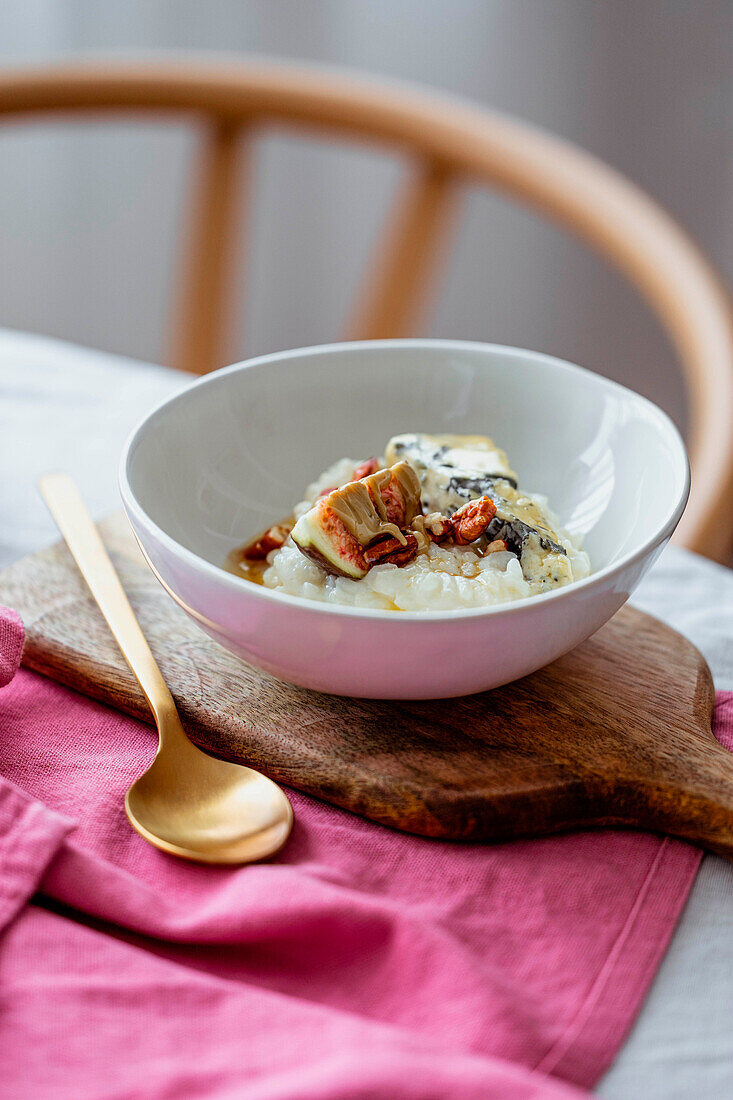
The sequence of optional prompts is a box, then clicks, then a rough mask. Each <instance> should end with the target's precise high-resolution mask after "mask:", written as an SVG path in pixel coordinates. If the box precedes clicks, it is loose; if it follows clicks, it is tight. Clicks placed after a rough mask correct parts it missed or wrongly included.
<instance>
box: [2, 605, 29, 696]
mask: <svg viewBox="0 0 733 1100" xmlns="http://www.w3.org/2000/svg"><path fill="white" fill-rule="evenodd" d="M24 640H25V631H24V629H23V623H22V621H21V618H20V615H18V614H17V612H15V611H11V609H10V608H9V607H0V687H5V685H6V684H9V683H10V681H11V680H12V679H13V677H14V676H15V674H16V672H17V671H18V668H19V666H20V658H21V657H22V655H23V642H24Z"/></svg>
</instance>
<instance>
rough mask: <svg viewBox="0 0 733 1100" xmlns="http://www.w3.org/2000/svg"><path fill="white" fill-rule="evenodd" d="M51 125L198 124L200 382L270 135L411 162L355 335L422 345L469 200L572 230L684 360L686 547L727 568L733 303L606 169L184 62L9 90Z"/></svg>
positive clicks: (671, 230)
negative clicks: (247, 168) (478, 186)
mask: <svg viewBox="0 0 733 1100" xmlns="http://www.w3.org/2000/svg"><path fill="white" fill-rule="evenodd" d="M49 112H54V113H56V114H58V115H64V114H77V113H79V112H84V113H87V114H97V113H99V112H110V113H112V112H114V113H118V114H119V113H121V112H123V113H134V112H155V113H157V114H165V113H168V114H170V115H172V116H177V117H180V116H187V117H189V118H191V120H192V121H195V122H197V123H198V124H199V125H201V124H203V127H204V133H203V140H202V146H201V150H200V155H199V157H198V162H197V170H196V179H195V180H194V183H193V189H192V194H191V201H190V211H189V219H188V223H187V226H186V229H187V233H188V250H187V256H186V258H185V260H184V262H183V264H182V268H181V273H180V277H179V278H180V282H179V289H178V301H177V306H176V310H175V320H174V324H173V327H172V333H173V345H172V353H171V357H170V361H171V363H172V364H173V365H174V366H177V367H179V368H182V369H184V370H189V371H193V372H196V373H203V372H206V371H209V370H212V369H213V368H215V367H217V366H220V365H222V363H223V354H224V352H223V349H224V339H225V335H226V330H227V322H228V316H227V307H228V298H229V292H230V290H231V283H232V275H233V272H234V263H235V257H234V255H233V252H232V241H233V240H234V239H235V236H236V235H235V233H234V232H233V228H234V220H235V217H236V211H237V208H238V205H239V203H238V197H239V194H240V188H241V179H240V173H241V170H242V153H243V152H248V151H249V150H248V149H247V147H248V146H250V145H251V138H252V136H253V134H254V132H255V131H256V130H259V129H261V128H262V127H263V126H269V127H288V128H291V129H292V128H299V129H303V130H311V131H313V132H316V133H323V132H324V131H325V132H330V133H333V134H336V135H338V136H339V137H341V138H346V139H358V140H363V141H368V142H372V143H378V144H380V145H384V146H386V147H389V148H392V149H393V150H395V151H397V152H399V153H402V154H405V155H407V157H408V158H409V161H410V163H411V170H410V172H409V175H408V179H407V181H406V184H405V186H404V188H403V190H402V193H401V194H400V195H399V196H398V199H397V202H396V205H395V208H394V210H393V211H392V213H391V214H390V217H389V220H388V226H387V229H386V231H385V234H384V236H383V239H382V243H381V245H380V247H379V248H378V249H377V251H376V252H375V255H374V258H373V261H372V263H371V269H370V271H369V272H368V275H367V280H366V286H365V287H364V289H363V291H362V293H361V295H360V297H359V299H358V301H357V303H356V304H355V306H354V308H353V310H352V313H351V317H350V320H349V322H348V325H347V328H346V332H345V334H346V335H347V336H348V337H353V338H362V339H375V338H379V337H389V336H392V337H394V336H400V335H405V334H408V333H409V331H410V329H411V326H412V325H413V324H414V321H415V318H416V317H417V315H418V312H419V310H420V308H421V307H423V306H424V303H425V300H426V295H427V291H428V289H429V285H430V282H431V275H433V274H434V272H435V268H436V261H437V260H438V258H439V254H440V245H441V243H442V241H443V239H444V235H445V231H446V228H447V226H448V221H449V217H450V212H451V209H452V206H453V202H454V199H455V196H456V190H457V184H459V183H461V182H463V181H466V180H469V181H472V182H474V183H475V182H480V183H484V184H489V185H491V186H492V187H495V188H497V189H499V190H501V191H504V192H506V193H508V194H511V195H512V196H514V197H516V198H519V199H520V200H522V201H523V202H525V203H527V204H529V205H531V206H532V207H534V208H535V209H537V210H539V211H541V212H542V213H544V214H546V215H547V216H548V217H550V218H552V219H554V220H555V221H557V222H560V223H561V224H563V225H565V226H566V227H567V228H568V229H570V230H571V231H573V232H574V233H576V234H577V235H578V236H579V237H581V238H582V239H583V240H585V241H586V242H587V244H588V245H590V246H591V247H592V248H594V249H595V250H596V251H597V252H599V253H601V254H602V255H603V256H605V257H606V258H607V259H608V260H609V261H610V262H611V264H613V265H614V266H615V267H616V268H617V269H618V270H619V271H621V272H622V273H623V274H624V275H625V276H626V277H627V278H628V280H629V281H630V282H631V283H632V284H633V285H634V286H635V287H636V288H637V290H638V291H639V292H640V294H641V295H642V297H643V298H644V299H646V301H647V303H648V304H649V305H650V306H651V308H652V310H653V311H654V312H655V313H656V315H657V317H658V319H659V320H660V322H661V324H662V326H663V327H664V329H665V330H666V332H667V333H668V335H669V337H670V338H671V340H672V343H673V345H674V347H675V348H676V350H677V353H678V355H679V358H680V361H681V365H682V367H683V370H684V372H685V376H686V380H687V386H688V394H689V401H690V410H691V438H690V453H691V465H692V478H693V480H692V493H691V498H690V503H689V505H688V508H687V511H686V513H685V515H684V517H683V519H682V522H681V524H680V527H679V530H678V535H677V540H678V541H679V542H681V543H682V544H684V545H686V546H688V547H690V548H691V549H693V550H696V551H698V552H699V553H701V554H704V555H706V556H708V557H712V558H715V559H717V560H724V559H725V556H726V555H727V553H728V550H729V549H730V542H731V537H732V536H733V331H732V328H731V313H730V308H729V303H728V299H727V296H726V294H725V292H724V290H723V288H722V287H721V285H720V283H719V281H718V279H717V278H716V276H715V274H714V273H713V271H712V270H711V268H710V266H709V265H708V264H707V262H706V261H705V259H704V258H703V256H702V255H701V254H700V253H699V251H698V250H697V248H696V247H695V245H694V244H693V243H692V242H691V241H690V240H689V238H688V237H687V236H686V235H685V233H684V232H683V231H682V230H681V229H680V228H679V226H677V225H676V223H675V222H674V221H673V220H672V219H671V218H670V217H669V216H668V215H667V214H666V213H665V212H664V211H663V210H661V209H660V208H659V207H658V206H657V205H656V204H655V203H654V202H653V201H652V200H651V199H650V198H649V197H648V196H647V195H645V194H644V193H643V192H642V191H640V190H639V189H638V188H636V187H635V186H634V185H633V184H631V183H630V182H628V181H627V180H625V179H624V178H623V177H621V176H620V175H618V174H617V173H616V172H615V171H613V170H612V169H611V168H609V167H607V166H606V165H604V164H603V163H602V162H600V161H598V160H596V159H595V158H594V157H592V156H590V155H589V154H587V153H584V152H583V151H581V150H580V149H578V148H576V147H574V146H572V145H570V144H568V143H566V142H563V141H561V140H559V139H556V138H553V137H551V136H549V135H548V134H545V133H543V132H541V131H539V130H536V129H534V128H532V127H530V126H527V125H525V124H522V123H519V122H516V121H513V120H511V119H509V118H506V117H504V116H502V115H499V114H496V113H493V112H491V111H487V110H485V109H478V108H474V107H472V106H470V105H468V104H464V103H461V102H459V101H457V100H454V99H449V98H448V97H439V96H434V95H432V94H429V93H427V92H417V91H413V90H409V89H405V88H402V87H399V86H395V85H392V84H390V85H387V84H379V83H376V82H374V81H371V80H367V79H365V78H359V77H356V76H350V75H345V74H343V73H340V72H337V71H332V70H328V69H313V68H300V67H295V66H292V67H291V66H289V65H272V64H268V65H261V64H255V63H251V62H249V61H247V62H242V63H238V64H232V63H230V62H227V63H217V62H212V61H211V60H209V61H201V60H197V59H196V58H195V57H194V58H192V57H190V56H185V57H182V58H180V59H178V60H176V61H169V60H166V61H159V60H156V61H154V62H139V63H131V62H121V61H104V62H101V61H100V62H97V63H90V62H85V63H77V64H72V65H64V66H54V67H50V68H44V69H33V70H31V69H24V70H15V71H12V70H11V71H6V72H5V73H3V74H2V75H0V115H2V116H4V118H5V119H10V118H13V117H14V118H17V117H18V116H23V117H30V116H33V115H36V114H44V115H46V114H48V113H49ZM243 146H244V147H245V148H244V149H243ZM235 200H237V201H235Z"/></svg>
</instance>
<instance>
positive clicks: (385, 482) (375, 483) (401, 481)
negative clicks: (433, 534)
mask: <svg viewBox="0 0 733 1100" xmlns="http://www.w3.org/2000/svg"><path fill="white" fill-rule="evenodd" d="M364 483H365V484H366V486H367V488H368V489H369V492H370V494H371V497H372V499H373V500H374V502H375V505H376V507H377V510H378V511H379V512H380V514H382V512H383V513H384V516H385V518H386V520H387V522H388V523H393V524H394V525H395V526H396V527H399V528H400V529H402V528H404V527H409V525H410V524H411V523H412V521H413V519H414V518H415V516H416V515H418V514H419V513H420V511H421V508H420V479H419V478H418V476H417V474H416V473H415V470H414V469H413V467H412V466H411V465H410V464H409V462H396V463H395V465H394V466H388V467H386V469H384V470H377V471H376V472H375V473H373V474H370V475H369V477H366V478H364ZM380 502H381V505H380Z"/></svg>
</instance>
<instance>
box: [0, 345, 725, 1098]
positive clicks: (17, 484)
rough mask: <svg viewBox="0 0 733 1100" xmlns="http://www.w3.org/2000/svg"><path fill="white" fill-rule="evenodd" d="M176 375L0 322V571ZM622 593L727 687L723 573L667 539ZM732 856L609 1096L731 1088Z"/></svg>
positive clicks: (709, 862)
mask: <svg viewBox="0 0 733 1100" xmlns="http://www.w3.org/2000/svg"><path fill="white" fill-rule="evenodd" d="M187 380H188V379H187V378H185V377H183V376H181V375H177V374H174V373H173V372H172V371H168V370H165V369H164V368H161V367H151V366H147V365H145V364H141V363H136V362H132V361H130V360H126V359H122V358H119V357H116V356H110V355H106V354H103V353H101V352H95V351H89V350H86V349H82V348H78V347H75V346H73V345H70V344H63V343H60V342H58V341H54V340H47V339H44V338H40V337H34V336H27V335H23V334H18V333H11V332H2V331H0V471H2V480H1V481H0V486H1V487H0V568H2V567H3V566H4V565H7V564H10V563H11V562H12V561H14V560H15V559H17V558H19V557H21V556H22V555H23V554H27V553H29V552H30V551H32V550H37V549H40V548H41V547H43V546H46V545H48V544H49V543H50V542H52V541H53V540H54V539H55V538H56V537H57V533H56V529H55V527H54V525H53V523H52V521H51V519H50V517H49V516H48V513H47V512H46V509H45V507H44V505H43V503H42V501H41V499H40V497H39V496H38V493H37V491H36V489H35V480H36V478H37V477H38V476H39V475H40V474H42V473H46V472H48V471H50V470H54V469H63V470H66V471H68V472H69V473H71V474H72V475H73V476H74V477H75V478H76V479H77V481H78V483H79V485H80V486H81V489H82V491H83V493H84V496H85V497H86V499H87V502H88V503H89V506H90V509H91V511H92V512H93V514H94V515H95V516H97V517H101V516H102V515H104V514H105V513H107V512H109V511H111V510H112V509H115V508H117V507H118V506H119V501H118V495H117V485H116V467H117V459H118V456H119V453H120V450H121V447H122V443H123V440H124V438H125V436H126V435H127V433H128V432H129V430H130V429H131V428H132V427H133V426H134V424H135V423H136V421H137V420H138V419H139V418H140V417H141V416H142V415H143V414H144V413H146V412H147V411H148V410H149V409H150V408H151V407H152V406H153V405H154V404H156V403H157V402H158V401H161V400H163V398H165V397H166V396H168V395H169V394H170V393H172V392H173V391H175V390H176V389H178V388H180V387H181V386H182V385H185V384H186V381H187ZM634 603H635V604H636V605H637V606H638V607H641V608H642V609H643V610H645V611H649V612H650V613H651V614H653V615H656V616H658V617H659V618H660V619H664V620H665V621H666V622H668V623H670V624H671V625H672V626H674V627H676V628H677V629H678V630H680V631H682V632H683V633H684V634H686V635H687V636H688V637H689V638H691V639H692V640H693V641H694V642H695V644H696V645H697V646H698V647H699V648H700V649H701V650H702V652H703V653H704V654H705V656H706V658H707V660H708V662H709V663H710V666H711V668H712V670H713V675H714V677H715V682H716V685H717V686H718V687H719V688H728V689H733V572H731V571H729V570H726V569H723V568H721V567H720V566H717V565H713V564H711V563H710V562H707V561H705V560H704V559H702V558H698V557H695V556H694V555H692V554H689V553H687V552H685V551H682V550H679V549H676V548H674V547H670V548H668V549H667V550H666V551H665V553H664V554H663V555H662V558H661V559H660V561H659V562H658V564H657V565H656V566H655V568H654V569H653V571H652V573H651V575H650V576H649V577H648V579H647V580H646V581H645V582H644V583H643V585H642V586H641V587H640V589H639V590H638V592H637V594H636V596H635V599H634ZM731 1008H733V866H732V865H730V864H728V863H725V862H724V861H723V860H721V859H718V858H717V857H715V856H706V857H705V859H704V861H703V864H702V869H701V871H700V874H699V876H698V878H697V881H696V883H695V886H694V889H693V891H692V895H691V897H690V900H689V902H688V904H687V907H686V908H685V911H684V913H683V916H682V919H681V921H680V924H679V927H678V929H677V931H676V933H675V936H674V939H673V942H672V945H671V947H670V949H669V951H668V953H667V955H666V958H665V959H664V962H663V963H662V966H661V969H660V971H659V974H658V975H657V978H656V981H655V982H654V985H653V987H652V990H651V993H650V995H649V997H648V999H647V1002H646V1004H645V1005H644V1008H643V1009H642V1012H641V1014H640V1016H639V1018H638V1020H637V1022H636V1024H635V1026H634V1028H633V1029H632V1032H631V1034H630V1036H629V1038H628V1040H627V1042H626V1044H625V1046H624V1048H623V1050H622V1051H621V1053H620V1055H619V1057H618V1058H617V1060H616V1063H615V1065H614V1066H613V1068H612V1069H611V1071H610V1072H609V1073H608V1074H607V1075H606V1077H605V1079H604V1081H603V1082H602V1083H601V1086H600V1088H599V1092H600V1094H601V1095H602V1096H604V1097H607V1098H609V1100H611V1098H616V1097H618V1098H619V1100H636V1098H638V1100H657V1098H658V1100H676V1098H679V1100H687V1098H689V1097H695V1098H696V1100H697V1098H701V1100H703V1098H704V1100H730V1098H731V1097H733V1025H732V1024H731V1019H730V1015H729V1013H730V1010H731Z"/></svg>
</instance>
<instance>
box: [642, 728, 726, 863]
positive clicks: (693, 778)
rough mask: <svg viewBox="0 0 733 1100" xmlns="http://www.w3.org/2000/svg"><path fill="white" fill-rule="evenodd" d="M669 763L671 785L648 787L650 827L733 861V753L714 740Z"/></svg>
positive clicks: (645, 790)
mask: <svg viewBox="0 0 733 1100" xmlns="http://www.w3.org/2000/svg"><path fill="white" fill-rule="evenodd" d="M664 763H665V768H664V771H665V772H666V778H665V781H662V782H653V781H651V780H650V781H649V782H647V783H646V784H645V785H644V788H643V794H644V797H645V800H646V803H647V805H646V811H647V813H648V814H649V815H650V817H649V820H648V822H647V824H648V825H649V827H650V828H652V829H654V830H656V831H658V832H665V833H670V834H671V835H672V836H676V837H680V838H681V839H683V840H690V841H692V842H693V843H695V844H699V845H700V846H701V847H703V848H707V849H709V850H710V851H712V852H715V853H716V854H717V855H719V856H723V858H724V859H729V860H732V861H733V753H731V752H729V751H728V750H727V749H725V748H723V746H722V745H721V744H720V743H719V742H718V741H716V740H715V739H714V738H713V737H712V735H711V736H710V739H709V740H708V739H705V741H701V742H697V744H693V746H690V745H689V744H688V743H685V746H684V752H682V755H681V756H680V758H679V759H675V760H669V759H667V760H665V762H664ZM644 816H646V815H644Z"/></svg>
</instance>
